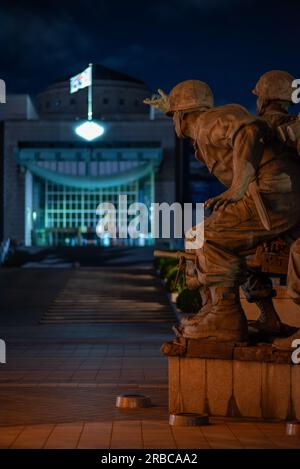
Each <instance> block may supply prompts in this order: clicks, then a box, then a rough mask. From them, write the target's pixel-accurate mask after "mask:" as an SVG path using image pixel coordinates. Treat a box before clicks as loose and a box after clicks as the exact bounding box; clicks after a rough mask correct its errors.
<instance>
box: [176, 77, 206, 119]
mask: <svg viewBox="0 0 300 469" xmlns="http://www.w3.org/2000/svg"><path fill="white" fill-rule="evenodd" d="M213 105H214V96H213V93H212V91H211V89H210V87H209V86H208V85H207V84H206V83H204V82H203V81H199V80H186V81H182V82H181V83H178V85H176V86H175V87H174V88H173V89H172V90H171V91H170V93H169V112H170V113H173V112H177V111H189V110H193V109H199V108H202V107H208V108H211V107H213Z"/></svg>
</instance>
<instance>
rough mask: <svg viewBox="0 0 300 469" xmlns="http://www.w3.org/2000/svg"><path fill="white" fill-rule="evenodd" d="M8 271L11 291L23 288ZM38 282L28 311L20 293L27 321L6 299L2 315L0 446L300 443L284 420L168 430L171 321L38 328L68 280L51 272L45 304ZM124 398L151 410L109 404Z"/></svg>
mask: <svg viewBox="0 0 300 469" xmlns="http://www.w3.org/2000/svg"><path fill="white" fill-rule="evenodd" d="M14 270H15V275H16V292H17V291H20V288H21V287H22V284H21V283H20V281H18V271H17V269H14ZM26 270H27V275H28V276H29V277H30V275H31V271H30V269H26ZM8 273H9V275H10V274H11V272H9V271H8ZM143 273H144V274H145V271H143ZM1 275H2V276H3V275H4V274H3V271H2V272H1ZM43 275H44V276H43ZM43 275H42V276H41V278H40V280H39V281H40V284H39V287H40V288H41V291H42V292H43V293H44V295H45V298H43V301H41V302H40V303H39V302H36V301H35V298H34V292H33V291H32V292H31V295H32V304H34V308H33V309H34V311H33V312H31V310H30V304H31V303H30V301H31V300H30V291H26V311H28V320H27V321H26V317H22V321H21V323H22V325H17V326H16V324H19V322H18V321H19V319H18V318H20V308H21V306H22V305H20V303H18V301H17V298H13V299H11V297H9V298H7V301H8V302H10V303H9V307H8V308H7V310H6V312H7V311H9V314H10V317H9V320H8V319H7V318H4V320H3V321H2V319H3V312H2V315H1V318H0V326H2V327H1V328H0V336H1V337H3V338H5V340H6V341H7V364H5V365H1V366H0V402H1V406H0V448H112V449H116V448H129V447H131V448H146V449H151V448H158V449H159V448H300V438H298V437H288V436H286V435H285V426H284V424H282V423H266V422H261V423H259V422H255V423H254V422H240V421H238V422H237V421H228V420H226V421H222V420H218V419H212V425H210V426H207V427H199V428H176V427H170V426H169V425H168V409H167V361H166V360H165V359H164V358H163V357H162V356H161V355H160V352H159V347H160V344H161V343H162V342H163V341H164V340H167V339H169V337H170V335H172V333H171V332H170V322H167V323H161V322H157V323H155V324H153V323H152V324H151V323H149V322H147V321H145V322H144V324H141V323H140V322H139V323H138V322H136V323H131V324H121V325H120V324H116V323H113V322H112V323H111V324H90V325H89V324H80V325H71V324H70V325H67V324H53V325H49V324H47V325H46V324H44V325H41V324H38V320H39V318H41V317H42V316H43V314H44V312H45V311H46V310H48V308H49V307H50V305H51V304H53V299H54V298H57V295H59V289H58V288H57V287H58V284H59V280H60V281H61V288H63V287H64V285H66V283H67V282H68V281H69V279H70V275H72V273H70V272H69V273H68V274H66V272H61V273H59V272H56V273H55V277H54V276H53V273H52V274H51V275H52V277H51V282H52V288H51V290H50V293H48V296H49V297H48V298H47V297H46V296H47V288H46V283H45V282H46V281H47V276H46V275H45V274H43ZM93 275H94V274H93ZM146 275H148V273H146ZM34 278H35V279H37V274H36V272H34ZM43 279H44V280H43ZM154 282H155V280H154ZM26 285H27V289H28V288H30V282H29V278H28V279H27V284H26ZM95 285H96V283H95ZM146 286H147V288H148V287H149V278H148V280H147V285H146ZM150 286H151V285H150ZM0 289H1V286H0ZM21 289H22V288H21ZM22 291H23V290H22ZM16 292H15V293H16ZM140 294H141V292H140ZM10 295H13V287H12V285H10ZM22 295H23V296H22ZM22 295H21V300H20V301H21V302H22V298H24V295H25V293H22ZM145 298H146V297H145ZM149 300H151V297H150V298H149ZM132 301H133V300H132ZM139 301H140V299H139ZM39 304H40V305H41V306H40V307H39ZM4 307H5V304H4ZM135 307H136V305H135V304H134V301H133V303H132V308H133V309H134V308H135ZM164 307H165V306H164ZM4 313H5V311H4ZM15 313H16V316H14V314H15ZM139 314H141V312H139ZM168 314H170V315H171V314H172V313H171V310H170V313H168ZM170 317H171V316H170ZM16 318H17V319H18V320H17V319H16ZM34 319H35V322H34ZM1 321H2V323H1ZM125 392H132V393H133V392H139V393H143V394H146V395H149V396H150V397H151V399H152V402H153V405H154V406H153V407H151V408H149V409H143V410H139V411H129V412H127V411H119V410H117V409H116V408H115V398H116V396H117V395H118V394H120V393H125Z"/></svg>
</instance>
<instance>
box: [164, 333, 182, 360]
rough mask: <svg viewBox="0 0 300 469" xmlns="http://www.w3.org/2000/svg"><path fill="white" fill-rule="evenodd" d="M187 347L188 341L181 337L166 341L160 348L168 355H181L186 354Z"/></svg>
mask: <svg viewBox="0 0 300 469" xmlns="http://www.w3.org/2000/svg"><path fill="white" fill-rule="evenodd" d="M186 347H187V341H186V339H184V338H183V337H181V338H177V339H174V340H172V341H169V342H164V343H163V344H162V346H161V348H160V351H161V353H162V354H163V355H165V356H167V357H176V356H177V357H178V356H179V357H180V356H183V355H185V352H186Z"/></svg>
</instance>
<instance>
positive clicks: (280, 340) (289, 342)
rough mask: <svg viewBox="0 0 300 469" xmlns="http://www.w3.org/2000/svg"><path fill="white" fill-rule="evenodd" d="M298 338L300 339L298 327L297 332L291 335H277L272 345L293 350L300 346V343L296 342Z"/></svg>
mask: <svg viewBox="0 0 300 469" xmlns="http://www.w3.org/2000/svg"><path fill="white" fill-rule="evenodd" d="M296 340H298V341H300V329H297V330H296V332H295V333H294V334H292V335H290V336H289V337H277V338H276V339H274V340H273V342H272V345H273V346H274V347H276V348H277V349H280V350H293V348H295V347H299V345H298V344H295V343H294V342H295V341H296ZM293 343H294V345H293Z"/></svg>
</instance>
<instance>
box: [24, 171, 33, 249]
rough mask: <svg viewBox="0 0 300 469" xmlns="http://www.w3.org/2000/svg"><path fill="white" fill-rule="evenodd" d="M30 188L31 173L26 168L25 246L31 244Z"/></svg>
mask: <svg viewBox="0 0 300 469" xmlns="http://www.w3.org/2000/svg"><path fill="white" fill-rule="evenodd" d="M32 189H33V180H32V173H31V172H30V171H28V170H27V171H26V174H25V246H31V244H32V239H31V232H32Z"/></svg>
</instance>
